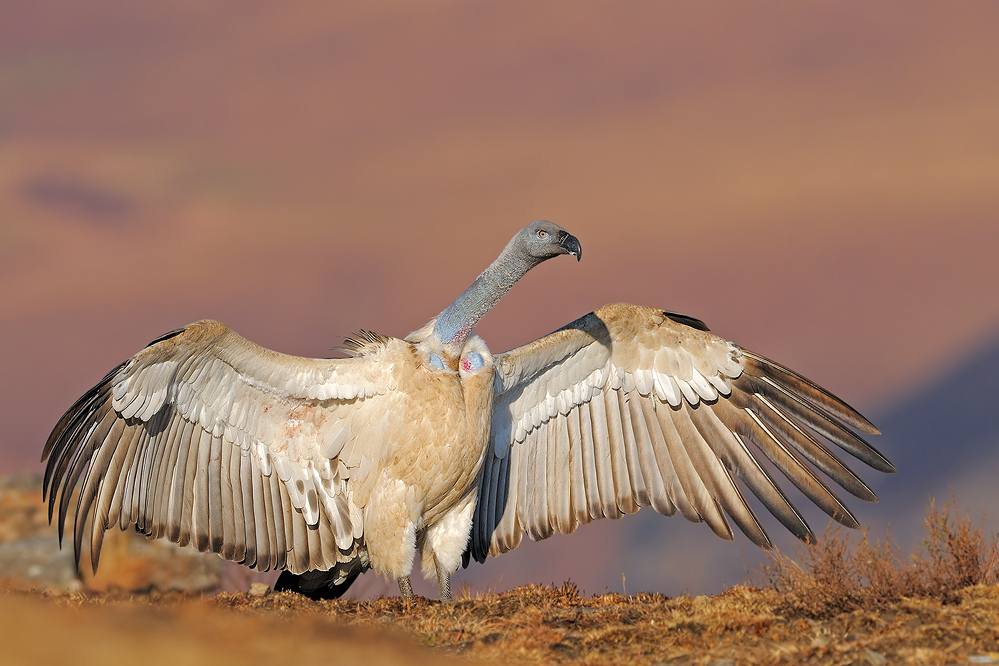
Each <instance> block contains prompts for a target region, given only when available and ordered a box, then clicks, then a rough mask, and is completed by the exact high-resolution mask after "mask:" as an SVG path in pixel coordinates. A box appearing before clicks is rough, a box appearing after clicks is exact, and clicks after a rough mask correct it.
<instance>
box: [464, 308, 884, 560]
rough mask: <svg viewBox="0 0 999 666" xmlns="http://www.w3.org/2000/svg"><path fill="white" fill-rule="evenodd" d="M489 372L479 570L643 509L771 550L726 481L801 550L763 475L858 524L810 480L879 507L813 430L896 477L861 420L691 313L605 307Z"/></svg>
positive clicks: (803, 532)
mask: <svg viewBox="0 0 999 666" xmlns="http://www.w3.org/2000/svg"><path fill="white" fill-rule="evenodd" d="M495 365H496V369H497V380H496V381H497V391H496V398H495V401H494V412H493V424H492V434H491V443H490V450H489V451H488V452H487V454H486V459H485V463H484V466H483V472H482V480H481V484H480V489H479V497H478V504H477V506H476V513H475V517H474V525H473V528H472V539H471V555H472V556H473V557H475V559H477V560H479V561H482V560H484V559H485V557H486V556H487V555H489V554H491V555H495V554H498V553H501V552H505V551H508V550H511V549H513V548H516V547H517V546H518V545H519V544H520V540H521V537H522V535H523V533H524V532H527V534H528V535H529V536H530V537H531V538H532V539H535V540H539V539H544V538H547V537H549V536H551V535H552V534H553V533H554V532H561V533H564V534H568V533H571V532H572V531H573V530H575V529H576V527H577V526H578V525H581V524H585V523H588V522H590V521H592V520H595V519H597V518H605V517H609V518H616V517H620V516H621V515H623V514H626V513H632V512H634V511H637V510H638V509H639V508H640V507H643V506H651V507H653V508H654V509H655V510H656V511H658V512H659V513H662V514H664V515H673V514H674V513H676V512H677V511H679V512H680V513H681V514H682V515H683V516H685V517H686V518H688V519H689V520H693V521H698V522H700V521H704V522H706V523H708V525H709V526H710V527H711V529H712V530H713V531H714V532H715V533H716V534H718V535H719V536H721V537H723V538H726V539H731V538H732V531H731V529H730V527H729V524H728V521H727V520H726V518H725V514H727V515H728V516H729V517H731V519H732V520H734V521H735V523H736V524H737V525H738V526H739V528H740V529H741V530H742V531H743V532H744V533H745V534H746V535H747V536H748V537H749V538H750V539H751V540H752V541H753V542H755V543H757V544H758V545H760V546H762V547H764V548H769V547H770V540H769V538H768V537H767V535H766V533H765V532H764V530H763V528H762V527H761V526H760V524H759V522H758V521H757V519H756V516H755V515H754V513H753V511H752V510H751V509H750V508H749V506H748V505H747V504H746V501H745V498H744V497H743V495H742V492H741V491H740V487H739V485H738V484H737V483H736V481H735V477H738V478H739V479H741V480H742V482H743V483H744V484H745V487H747V488H748V489H749V490H750V491H752V493H753V494H754V495H756V496H757V497H758V498H759V499H760V501H761V502H762V503H763V505H764V506H766V508H767V509H768V510H769V511H770V512H771V513H772V514H773V515H774V516H776V517H777V518H778V520H780V522H781V523H783V524H784V525H785V526H786V527H787V528H788V529H789V530H790V531H791V532H793V533H794V534H795V535H796V536H797V537H798V538H800V539H802V540H805V541H812V540H814V536H813V535H812V532H811V530H810V529H809V527H808V525H807V524H806V523H805V521H804V519H803V518H802V517H801V515H800V514H799V513H798V511H797V510H795V508H794V507H793V506H792V505H791V504H790V502H789V501H788V500H787V498H786V497H785V495H784V493H783V492H782V491H781V489H780V487H779V486H778V484H777V483H776V482H775V480H774V478H773V476H772V475H771V473H770V472H768V470H767V468H768V467H769V469H770V470H773V469H776V470H779V471H780V473H782V474H783V475H784V476H786V477H787V479H788V480H790V481H791V482H792V483H793V484H794V485H795V486H797V487H798V488H799V489H800V490H801V491H802V492H803V493H804V494H805V495H806V496H807V497H808V498H809V499H811V500H812V501H813V502H815V503H816V504H817V505H818V506H819V507H821V508H822V509H823V510H824V511H825V512H826V513H827V514H829V515H830V516H832V517H833V518H834V519H836V520H838V521H839V522H841V523H843V524H844V525H848V526H851V527H856V526H857V521H856V519H855V518H854V517H853V515H852V514H851V513H850V511H849V510H848V509H847V508H846V506H845V505H844V504H843V503H842V502H841V501H840V499H839V498H838V497H837V496H836V495H835V494H834V493H833V492H832V490H830V488H829V487H828V486H827V485H826V484H825V483H824V482H823V481H822V479H821V478H820V477H819V476H818V475H817V474H816V472H815V469H817V470H819V471H821V472H823V473H824V474H825V475H826V476H828V477H829V478H831V479H832V480H833V481H835V482H836V483H837V484H839V485H840V486H842V487H843V488H844V489H846V490H847V491H848V492H849V493H851V494H853V495H855V496H857V497H859V498H861V499H863V500H867V501H876V499H877V498H876V497H875V495H874V493H873V492H871V490H870V489H869V488H868V487H867V486H866V485H865V484H864V482H863V481H861V480H860V479H859V478H858V477H857V476H856V475H855V474H854V473H853V472H852V471H851V470H850V469H849V468H848V467H847V466H846V465H845V464H844V463H843V462H842V461H841V460H840V459H839V458H838V457H836V455H834V454H833V453H832V452H831V451H830V450H829V449H828V448H827V447H826V446H825V445H824V444H823V443H822V442H821V441H820V440H819V438H818V437H816V434H820V435H821V436H822V437H824V438H825V439H827V440H829V441H831V442H833V443H835V444H836V445H838V446H839V447H841V448H842V449H844V450H846V451H847V452H849V453H850V454H852V455H853V456H855V457H857V458H859V459H860V460H862V461H864V462H865V463H867V464H868V465H870V466H872V467H874V468H875V469H879V470H881V471H885V472H893V471H894V468H893V467H892V465H891V463H889V462H888V461H887V460H886V459H885V458H884V457H883V456H882V455H881V454H880V453H878V452H877V451H876V450H874V449H873V448H872V447H871V446H870V445H868V444H867V443H866V442H865V441H863V440H862V439H861V438H860V437H858V436H857V435H856V434H855V433H854V432H853V431H852V430H851V428H852V429H855V430H858V431H861V432H866V433H877V432H878V431H877V429H876V428H875V427H874V426H873V425H872V424H871V423H870V422H869V421H867V420H866V419H865V418H864V417H862V416H861V415H860V414H858V413H857V412H856V411H854V410H853V409H852V408H850V407H849V406H848V405H846V404H845V403H843V402H842V401H841V400H839V399H838V398H836V397H835V396H833V395H831V394H829V393H828V392H826V391H825V390H823V389H821V388H820V387H818V386H816V385H815V384H813V383H812V382H810V381H808V380H807V379H805V378H803V377H801V376H800V375H797V374H795V373H794V372H792V371H790V370H788V369H786V368H784V367H782V366H780V365H778V364H776V363H774V362H772V361H769V360H767V359H765V358H763V357H762V356H759V355H757V354H754V353H752V352H749V351H745V350H742V349H740V348H739V347H737V346H735V345H734V344H732V343H730V342H726V341H725V340H723V339H721V338H719V337H718V336H716V335H714V334H712V333H710V332H708V329H707V327H706V326H704V324H703V323H701V322H700V321H698V320H696V319H692V318H689V317H683V316H681V315H674V314H672V313H668V312H663V311H662V310H657V309H653V308H646V307H640V306H635V305H622V304H616V305H608V306H606V307H603V308H601V309H599V310H597V311H596V312H593V313H590V314H588V315H586V316H585V317H582V318H581V319H578V320H577V321H575V322H573V323H571V324H569V325H568V326H566V327H565V328H563V329H560V330H558V331H556V332H555V333H552V334H551V335H548V336H546V337H544V338H542V339H540V340H538V341H536V342H533V343H531V344H529V345H525V346H524V347H520V348H519V349H515V350H512V351H510V352H507V353H506V354H500V355H498V356H496V357H495ZM760 454H762V458H761V456H760ZM763 458H765V459H767V460H769V462H770V463H772V464H771V465H767V466H764V465H762V464H761V462H760V461H761V460H762V459H763ZM806 460H807V461H808V462H809V463H811V465H808V464H806V462H805V461H806ZM813 467H814V468H815V469H813Z"/></svg>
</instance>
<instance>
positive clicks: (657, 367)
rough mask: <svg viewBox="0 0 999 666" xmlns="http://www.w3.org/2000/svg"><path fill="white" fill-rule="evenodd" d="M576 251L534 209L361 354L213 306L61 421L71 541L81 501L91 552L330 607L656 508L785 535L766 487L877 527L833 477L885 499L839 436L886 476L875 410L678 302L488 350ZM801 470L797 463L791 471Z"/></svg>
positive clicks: (408, 592) (57, 485)
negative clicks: (251, 335) (135, 535)
mask: <svg viewBox="0 0 999 666" xmlns="http://www.w3.org/2000/svg"><path fill="white" fill-rule="evenodd" d="M559 255H570V256H575V257H576V259H577V260H579V259H580V258H581V255H582V250H581V247H580V244H579V241H578V240H577V239H576V237H575V236H573V235H571V234H569V233H568V232H567V231H565V230H564V229H562V228H561V227H560V226H558V225H556V224H553V223H551V222H547V221H538V222H534V223H532V224H530V225H528V226H527V227H525V228H524V229H522V230H521V231H519V232H518V233H517V234H516V235H515V236H514V237H513V239H512V240H511V241H510V242H509V243H508V244H507V246H506V247H505V249H504V250H503V252H502V253H501V254H500V255H499V257H498V258H497V259H496V260H495V261H494V262H493V263H492V264H490V266H489V267H488V268H486V270H485V271H483V273H482V274H481V275H479V277H478V278H477V279H476V280H475V282H474V283H473V284H472V285H471V286H470V287H469V288H468V289H466V290H465V291H464V292H463V293H462V294H461V295H460V296H459V297H458V298H457V299H456V300H455V301H454V302H453V303H451V304H450V305H449V306H448V307H447V308H446V309H445V310H444V311H443V312H441V313H440V314H439V315H438V316H437V317H435V318H433V319H431V320H430V321H429V322H428V323H427V324H426V325H425V326H423V328H420V329H419V330H417V331H415V332H413V333H411V334H409V335H408V336H406V337H405V338H394V337H387V336H383V335H379V334H377V333H372V332H367V331H362V332H360V333H357V334H353V335H351V336H350V337H348V338H346V340H345V342H344V346H343V348H342V350H343V351H344V352H345V356H346V357H345V358H332V359H310V358H301V357H297V356H289V355H285V354H281V353H278V352H274V351H271V350H269V349H265V348H263V347H260V346H258V345H256V344H254V343H252V342H250V341H248V340H246V339H244V338H242V337H240V336H239V335H237V334H236V333H235V332H233V331H232V330H230V329H229V328H227V327H226V326H225V325H224V324H221V323H219V322H217V321H199V322H196V323H194V324H191V325H189V326H187V327H185V328H183V329H179V330H176V331H172V332H170V333H167V334H165V335H163V336H161V337H159V338H157V339H156V340H154V341H153V342H152V343H150V344H149V346H147V347H146V348H145V349H143V350H142V351H140V352H139V353H137V354H136V355H135V356H133V357H131V358H129V359H128V360H126V361H125V362H123V363H122V364H121V365H119V366H118V367H116V368H114V369H113V370H111V372H109V373H108V374H107V376H105V377H104V379H102V380H101V381H100V383H98V384H97V385H96V386H95V387H93V388H92V389H90V390H89V391H88V392H87V393H86V394H85V395H83V397H81V398H80V399H79V400H77V401H76V403H75V404H74V405H73V406H72V407H70V408H69V410H68V411H67V412H66V413H65V415H63V417H62V418H61V419H60V420H59V421H58V423H57V424H56V425H55V428H54V429H53V431H52V434H51V435H50V436H49V438H48V440H47V442H46V444H45V448H44V452H43V454H42V460H43V461H47V464H46V468H45V476H44V497H45V498H46V501H47V502H48V514H49V520H50V521H52V520H53V516H54V515H55V516H57V521H58V530H59V538H60V543H61V541H62V538H63V533H64V530H65V525H66V519H67V516H68V514H69V513H70V508H71V505H72V504H73V503H74V502H73V498H74V497H75V498H76V499H75V507H73V509H72V513H73V515H74V528H73V546H74V551H75V555H76V561H77V566H79V565H80V558H81V553H82V552H83V549H84V541H85V540H87V541H89V543H88V544H87V546H88V547H89V552H90V560H91V565H92V567H93V569H94V571H95V572H96V570H97V565H98V559H99V556H100V552H101V542H102V539H103V536H104V533H105V530H107V529H109V528H110V527H111V526H112V525H117V526H118V527H120V528H121V529H123V530H124V529H128V528H130V527H132V528H134V529H136V530H137V531H139V532H141V533H143V534H145V535H147V536H149V537H151V538H166V539H169V540H171V541H174V542H176V543H178V544H181V545H188V544H189V545H191V546H194V547H196V548H197V549H198V550H200V551H212V552H215V553H218V554H219V555H221V556H222V557H223V558H225V559H227V560H231V561H233V562H238V563H241V564H244V565H246V566H248V567H252V568H254V569H257V570H262V571H266V570H273V569H277V570H282V571H283V573H282V574H281V576H280V577H279V579H278V583H277V585H276V587H277V588H278V589H293V590H297V591H300V592H302V593H304V594H307V595H310V596H314V597H320V598H331V597H336V596H339V595H340V594H342V593H343V592H344V591H345V590H346V589H347V587H348V586H349V585H350V584H351V582H352V581H353V580H354V579H355V578H356V577H357V576H358V575H359V574H360V573H362V572H364V571H366V570H368V569H373V570H375V571H376V572H378V573H379V574H382V575H384V576H388V577H391V578H393V579H395V580H397V581H398V582H399V587H400V591H401V593H402V594H403V595H404V596H407V597H408V596H412V594H413V591H412V585H411V584H410V580H409V576H410V573H411V571H412V568H413V561H414V558H415V557H416V554H417V553H420V556H421V568H422V571H423V574H424V575H425V576H427V577H428V578H432V577H433V576H436V577H437V582H438V585H439V590H440V598H441V599H442V600H449V599H450V598H451V590H450V578H451V576H452V574H454V572H455V571H456V570H457V569H458V568H459V566H461V565H462V564H463V563H464V564H466V565H467V564H468V563H469V561H470V559H475V560H477V561H480V562H481V561H484V560H485V558H486V557H487V556H490V555H497V554H499V553H503V552H506V551H509V550H511V549H513V548H516V547H517V545H518V544H519V543H520V541H521V538H522V537H523V534H524V533H527V535H528V536H530V538H531V539H535V540H538V539H545V538H547V537H549V536H551V535H552V534H554V533H555V532H560V533H563V534H568V533H571V532H573V531H574V530H575V529H576V527H578V526H579V525H583V524H586V523H589V522H591V521H593V520H596V519H598V518H617V517H620V516H622V515H623V514H627V513H633V512H635V511H637V510H638V509H639V508H641V507H652V508H653V509H654V510H656V511H657V512H659V513H661V514H663V515H666V516H670V515H673V514H675V513H677V512H679V513H680V514H681V515H683V516H684V517H685V518H687V519H688V520H691V521H697V522H705V523H707V524H708V527H710V528H711V530H712V531H714V533H715V534H717V535H718V536H720V537H722V538H724V539H729V540H731V539H732V538H733V532H732V528H731V526H730V524H729V520H731V521H732V522H734V523H735V525H736V526H738V528H739V529H740V530H741V531H742V532H743V533H744V534H745V535H746V536H747V537H748V538H749V539H750V540H751V541H753V543H755V544H757V545H759V546H761V547H763V548H769V547H770V540H769V538H768V536H767V533H766V532H765V531H764V529H763V527H762V526H761V524H760V522H759V521H758V520H757V516H756V514H755V513H754V511H753V509H751V508H750V506H749V504H747V502H746V495H745V490H748V491H750V492H751V493H752V494H753V495H755V496H756V498H757V499H758V500H759V502H760V503H761V504H762V505H763V506H764V507H766V509H767V510H768V511H769V512H770V513H771V514H773V516H775V517H776V519H777V520H778V521H779V522H780V523H781V524H783V525H784V526H785V527H786V528H787V529H788V530H790V531H791V532H792V533H793V534H794V535H795V536H797V537H798V538H799V539H801V540H803V541H806V542H813V541H814V539H815V538H814V536H813V533H812V530H811V529H810V528H809V526H808V524H807V523H806V522H805V520H804V518H803V517H802V516H801V514H800V513H799V512H798V510H797V509H796V508H795V507H794V506H792V504H791V502H790V501H789V500H788V498H787V496H786V495H785V493H784V491H783V490H782V489H781V486H780V485H779V483H778V481H781V482H783V481H785V480H786V481H789V482H790V483H791V484H792V485H794V486H795V487H796V488H798V489H799V490H800V491H801V492H802V493H803V494H804V495H805V496H806V497H807V498H808V499H809V500H811V501H812V502H814V503H815V504H816V505H818V506H819V507H820V508H821V509H822V510H823V511H824V512H825V513H827V514H828V515H829V516H831V517H832V518H833V519H834V520H836V521H838V522H840V523H842V524H843V525H847V526H849V527H857V526H858V523H857V520H856V519H855V518H854V516H853V515H852V514H851V513H850V510H849V509H848V508H847V507H846V505H845V504H844V503H843V502H842V501H841V499H840V498H839V497H838V496H837V495H836V493H835V492H834V491H833V490H832V489H831V488H830V486H829V485H828V484H827V482H826V481H824V480H823V476H824V477H826V478H827V479H830V480H832V481H833V482H835V484H836V485H837V486H839V487H841V488H842V489H844V490H845V491H846V492H848V493H849V494H851V495H854V496H855V497H857V498H860V499H862V500H866V501H876V499H877V498H876V497H875V495H874V493H873V492H872V491H871V489H870V488H869V487H868V486H867V485H866V484H865V483H864V482H863V481H862V480H861V479H860V478H859V477H858V476H857V475H856V474H855V473H854V472H853V471H852V470H851V469H850V467H848V465H847V464H846V463H845V462H843V460H842V459H841V458H840V457H839V456H837V454H836V453H834V452H833V451H832V450H831V449H830V446H829V445H830V444H832V445H835V446H836V447H838V448H839V449H840V450H842V451H845V452H846V453H848V454H850V456H852V457H853V458H856V459H859V460H860V461H863V462H864V463H866V464H867V465H868V466H870V467H873V468H874V469H877V470H880V471H882V472H894V471H895V470H894V467H893V466H892V464H891V463H890V462H889V461H888V460H887V459H886V458H885V457H884V456H882V455H881V454H880V453H878V451H876V450H875V449H874V448H872V447H871V446H870V445H869V444H868V443H867V442H865V441H864V440H863V439H862V438H861V436H860V434H858V433H869V434H876V433H878V430H877V429H876V428H875V427H874V425H872V424H871V423H870V422H869V421H868V420H867V419H865V418H864V417H863V416H861V415H860V414H859V413H858V412H856V411H855V410H854V409H852V408H851V407H849V406H848V405H847V404H846V403H844V402H843V401H842V400H840V399H839V398H837V397H835V396H833V395H832V394H831V393H829V392H828V391H826V390H824V389H822V388H821V387H819V386H818V385H816V384H814V383H812V382H811V381H809V380H808V379H805V378H804V377H802V376H801V375H799V374H796V373H795V372H793V371H791V370H789V369H787V368H785V367H783V366H782V365H779V364H777V363H775V362H773V361H770V360H768V359H766V358H764V357H763V356H760V355H759V354H756V353H753V352H751V351H749V350H746V349H742V348H740V347H738V346H737V345H735V344H734V343H732V342H729V341H727V340H725V339H723V338H721V337H718V336H717V335H715V334H713V333H711V332H710V331H709V329H708V327H707V326H705V325H704V323H703V322H701V321H699V320H697V319H694V318H692V317H687V316H683V315H679V314H675V313H673V312H669V311H664V310H662V309H659V308H652V307H642V306H637V305H626V304H613V305H607V306H605V307H602V308H600V309H598V310H596V311H594V312H591V313H589V314H587V315H585V316H584V317H581V318H580V319H577V320H576V321H574V322H572V323H570V324H568V325H566V326H565V327H563V328H561V329H559V330H557V331H555V332H554V333H552V334H550V335H547V336H545V337H543V338H541V339H539V340H537V341H535V342H532V343H530V344H527V345H525V346H523V347H520V348H517V349H514V350H512V351H508V352H505V353H502V354H493V353H492V352H490V351H489V348H488V347H486V344H485V342H483V341H482V339H481V338H479V337H478V336H476V335H475V334H474V333H472V330H473V329H474V328H475V325H476V324H477V323H478V322H479V320H480V319H481V318H482V317H483V316H484V315H485V314H486V313H487V312H488V311H489V309H490V308H492V307H493V306H494V305H495V304H496V303H497V302H498V301H499V299H500V298H502V297H503V295H504V294H505V293H506V292H507V291H509V290H510V289H511V288H512V287H513V286H514V284H516V282H517V281H518V280H519V279H520V278H521V277H523V276H524V274H526V273H527V272H528V271H529V270H531V269H532V268H533V267H535V266H537V265H538V264H540V263H541V262H543V261H545V260H547V259H550V258H552V257H556V256H559ZM782 477H784V478H782Z"/></svg>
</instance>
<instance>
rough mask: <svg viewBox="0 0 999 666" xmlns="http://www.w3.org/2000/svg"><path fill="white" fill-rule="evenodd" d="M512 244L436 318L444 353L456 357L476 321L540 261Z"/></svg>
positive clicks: (514, 241)
mask: <svg viewBox="0 0 999 666" xmlns="http://www.w3.org/2000/svg"><path fill="white" fill-rule="evenodd" d="M515 243H516V239H514V240H511V241H510V242H509V243H508V244H507V246H506V248H505V249H504V250H503V252H502V253H501V254H500V256H499V257H497V258H496V261H494V262H493V263H491V264H490V265H489V268H487V269H486V270H484V271H482V274H481V275H480V276H479V277H478V278H476V280H475V282H473V283H472V285H471V286H470V287H469V288H468V289H466V290H465V291H464V292H463V293H462V294H461V296H459V297H458V298H456V299H455V301H454V302H453V303H451V305H449V306H447V308H445V310H444V311H443V312H441V313H440V316H438V317H437V323H436V324H434V334H435V335H436V336H437V338H438V339H439V340H440V341H441V343H442V344H443V346H444V351H445V353H447V355H448V356H451V357H452V358H454V357H457V356H458V355H459V354H460V353H461V348H462V347H463V346H464V344H465V340H467V339H468V336H469V334H470V333H471V332H472V329H473V328H475V325H476V324H478V323H479V320H481V319H482V317H484V316H485V314H486V313H487V312H489V310H491V309H492V307H493V306H494V305H496V303H498V302H499V300H500V299H501V298H503V295H504V294H506V292H508V291H510V289H511V288H512V287H513V285H515V284H517V281H518V280H519V279H520V278H522V277H524V275H525V274H526V273H527V272H528V271H529V270H531V269H532V268H534V267H535V266H537V265H538V264H539V263H541V261H542V260H541V259H538V258H537V257H532V256H530V255H528V254H527V253H525V252H523V251H521V250H520V249H519V248H516V247H514V246H515Z"/></svg>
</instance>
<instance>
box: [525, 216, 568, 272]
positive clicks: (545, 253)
mask: <svg viewBox="0 0 999 666" xmlns="http://www.w3.org/2000/svg"><path fill="white" fill-rule="evenodd" d="M511 244H515V245H516V246H517V249H518V250H520V251H521V252H523V253H525V254H527V255H528V256H530V257H533V258H534V259H536V260H537V261H538V262H539V263H540V262H542V261H544V260H545V259H550V258H552V257H555V256H558V255H560V254H568V255H571V256H573V257H576V261H579V260H580V259H581V258H582V256H583V248H582V247H580V245H579V239H577V238H576V237H575V236H573V235H572V234H570V233H569V232H568V231H566V230H565V229H563V228H562V227H560V226H558V225H557V224H555V223H554V222H549V221H547V220H538V221H537V222H532V223H531V224H529V225H527V226H526V227H524V228H523V229H521V230H520V231H519V232H518V233H517V235H516V236H514V237H513V241H512V243H511Z"/></svg>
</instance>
